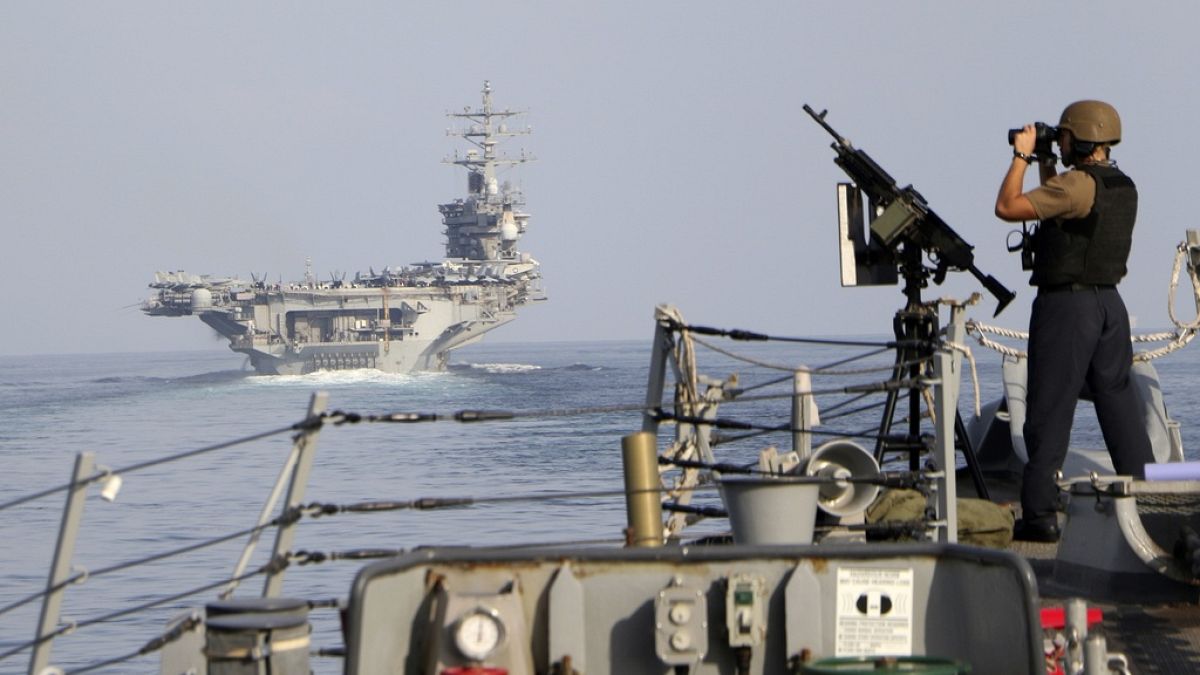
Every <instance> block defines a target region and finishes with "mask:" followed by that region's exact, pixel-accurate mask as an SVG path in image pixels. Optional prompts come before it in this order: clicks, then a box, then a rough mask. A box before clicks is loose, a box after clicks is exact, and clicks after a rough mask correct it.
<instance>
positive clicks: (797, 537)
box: [721, 477, 820, 544]
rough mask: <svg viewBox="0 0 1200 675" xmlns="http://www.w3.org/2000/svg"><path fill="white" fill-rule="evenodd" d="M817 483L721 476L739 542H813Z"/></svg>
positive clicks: (726, 502)
mask: <svg viewBox="0 0 1200 675" xmlns="http://www.w3.org/2000/svg"><path fill="white" fill-rule="evenodd" d="M819 492H820V486H819V485H817V484H816V483H802V482H793V481H788V480H782V479H774V478H743V477H723V478H721V497H722V499H724V501H725V510H726V511H728V512H729V524H730V526H731V527H732V528H733V541H734V543H737V544H811V543H812V541H813V527H814V525H815V524H816V520H817V496H818V494H819Z"/></svg>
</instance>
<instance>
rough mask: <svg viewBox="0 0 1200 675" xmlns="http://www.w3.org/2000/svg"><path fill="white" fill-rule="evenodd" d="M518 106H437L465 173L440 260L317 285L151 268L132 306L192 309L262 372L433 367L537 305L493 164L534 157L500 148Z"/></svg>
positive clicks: (523, 218) (516, 215)
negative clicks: (462, 148) (461, 149)
mask: <svg viewBox="0 0 1200 675" xmlns="http://www.w3.org/2000/svg"><path fill="white" fill-rule="evenodd" d="M522 114H523V111H513V110H508V109H505V110H497V109H495V108H493V106H492V90H491V86H490V85H489V83H487V82H485V83H484V86H483V103H482V106H481V107H480V108H478V109H475V110H472V109H471V108H469V107H468V108H465V109H464V110H463V111H461V112H451V113H447V116H448V117H450V118H452V119H454V120H455V122H456V124H458V125H465V126H458V127H455V128H452V129H450V130H449V131H448V132H447V134H448V135H451V136H457V137H460V138H463V139H465V140H466V141H467V142H468V143H470V144H471V146H473V147H470V148H469V149H468V150H467V151H466V154H465V155H460V154H459V153H458V152H457V151H456V152H455V154H454V155H453V156H452V157H449V158H447V159H446V160H445V162H446V163H448V164H456V165H458V166H462V167H464V168H466V170H467V196H466V197H465V198H462V199H455V200H454V201H452V202H450V203H446V204H441V205H440V206H439V207H438V208H439V210H440V211H441V213H442V224H443V226H444V227H445V235H446V257H445V259H444V260H442V261H441V262H420V263H411V264H409V265H405V266H402V267H397V268H393V267H390V266H389V267H384V268H383V269H382V271H380V272H375V270H374V268H370V270H369V271H368V272H367V273H363V272H358V273H356V274H355V276H354V278H353V279H346V278H345V275H341V276H340V277H339V276H332V277H331V278H330V279H329V280H328V281H322V280H319V279H318V278H317V277H316V276H315V275H314V274H313V272H312V266H311V261H310V262H309V263H308V264H307V265H306V270H305V275H304V279H303V280H302V281H298V282H292V283H285V282H283V281H280V282H278V283H271V282H269V281H268V280H267V279H263V278H258V277H257V276H254V275H251V276H252V281H250V282H246V281H243V280H241V279H238V278H228V277H225V278H220V277H215V276H212V275H195V274H188V273H187V272H183V271H176V272H157V273H155V275H154V283H152V284H150V287H151V288H153V289H155V294H154V295H153V296H151V297H150V298H149V299H147V300H146V301H145V302H144V303H143V305H142V311H143V312H145V313H146V314H149V315H151V316H196V317H199V318H200V320H201V321H203V322H204V323H206V324H208V325H209V326H211V327H212V328H213V329H214V330H216V331H217V332H218V333H220V334H221V335H222V336H224V337H225V338H227V339H228V340H229V347H230V349H232V350H233V351H235V352H239V353H242V354H245V355H246V356H247V357H249V359H250V363H251V364H252V365H253V367H254V369H255V370H256V371H258V372H259V373H261V374H268V375H298V374H304V373H310V372H314V371H317V370H342V369H354V368H375V369H378V370H382V371H385V372H390V373H407V372H412V371H418V370H441V369H443V368H444V367H445V365H446V359H447V357H448V354H449V352H450V350H452V349H456V348H458V347H462V346H464V345H467V344H470V343H472V342H475V341H477V340H479V339H480V338H481V337H482V336H483V334H484V333H486V332H488V331H490V330H492V329H494V328H497V327H499V326H502V325H504V324H505V323H508V322H509V321H512V320H513V319H514V318H515V317H516V311H517V308H518V307H521V306H522V305H525V304H527V303H530V302H533V301H537V300H543V299H545V296H544V294H543V292H542V288H541V271H540V266H539V265H538V262H537V261H536V260H534V259H533V258H532V257H531V256H530V255H529V254H526V253H522V252H520V251H519V250H518V249H517V242H518V241H519V240H520V238H521V235H522V234H524V233H525V228H526V226H527V224H528V221H529V214H528V213H525V212H524V211H522V210H521V207H522V206H523V205H524V203H525V202H524V198H523V196H522V194H521V191H520V189H519V188H517V187H515V186H514V185H512V184H510V183H509V182H508V181H503V182H501V181H500V180H499V179H498V177H497V173H498V171H499V170H500V169H502V168H507V167H511V166H514V165H517V164H523V163H525V162H527V161H530V160H532V159H533V157H532V156H530V155H527V154H526V153H525V152H524V151H523V150H522V151H521V152H520V154H519V155H514V156H509V155H499V154H497V152H498V150H497V146H498V144H499V143H500V141H501V140H502V139H503V138H504V137H509V136H517V135H525V134H528V133H529V132H530V130H529V128H527V127H526V128H524V129H513V128H510V127H509V124H508V122H509V120H510V119H511V118H513V117H515V116H519V115H522Z"/></svg>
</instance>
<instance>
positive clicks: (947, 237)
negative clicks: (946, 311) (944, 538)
mask: <svg viewBox="0 0 1200 675" xmlns="http://www.w3.org/2000/svg"><path fill="white" fill-rule="evenodd" d="M804 112H806V113H808V115H809V116H810V117H812V118H813V120H814V121H815V122H816V123H817V124H819V125H820V126H821V128H822V129H824V130H825V131H827V132H829V135H830V136H833V144H832V146H831V147H832V148H833V150H834V152H835V153H837V156H836V157H835V158H834V160H833V161H834V163H835V164H837V165H838V166H840V167H841V168H842V170H843V171H845V172H846V175H848V176H850V179H851V180H852V181H854V182H853V185H839V186H838V221H839V222H838V228H839V230H840V232H841V236H842V265H843V271H842V285H850V286H855V285H859V284H863V283H865V284H885V283H896V281H897V277H896V276H895V275H893V274H891V270H889V269H887V268H888V267H891V266H895V267H898V268H899V272H900V274H901V275H903V276H904V297H905V298H906V299H907V305H906V306H905V308H904V309H902V310H900V311H899V312H897V313H896V318H895V319H894V320H893V322H892V327H893V331H894V332H895V334H896V340H897V341H898V342H899V345H898V347H897V349H896V366H895V368H894V370H893V377H894V378H895V379H903V378H904V377H906V376H907V377H909V378H912V379H916V378H919V377H920V376H921V374H922V372H923V369H924V368H926V367H927V366H926V365H925V364H926V363H928V362H929V359H930V357H932V356H933V355H934V351H933V346H932V345H933V344H935V343H936V341H937V339H938V333H939V328H938V316H937V311H936V310H933V309H930V308H928V307H926V306H925V304H924V303H922V302H921V289H922V288H924V287H925V286H927V285H928V284H929V279H930V277H932V278H933V281H934V283H938V284H940V283H942V281H943V280H945V278H946V273H947V272H950V271H957V272H969V273H970V274H971V275H972V276H974V277H975V278H976V279H978V280H979V283H981V284H982V285H983V287H984V288H985V289H986V290H987V291H988V292H989V293H991V294H992V295H993V296H995V298H996V300H997V303H998V304H997V306H996V314H999V313H1000V311H1001V310H1003V309H1004V307H1005V306H1006V305H1008V303H1009V302H1012V299H1013V297H1014V294H1013V292H1012V291H1010V290H1008V289H1007V288H1005V287H1004V284H1002V283H1000V282H999V281H998V280H996V278H995V277H992V276H989V275H987V274H984V273H983V271H982V270H980V269H979V268H978V267H977V266H976V265H975V254H974V253H973V252H972V250H973V248H974V247H973V246H971V245H970V244H968V243H967V242H966V241H965V240H963V238H962V237H960V236H958V233H957V232H955V231H954V230H953V229H952V228H951V227H950V226H949V225H948V224H947V223H946V221H944V220H942V219H941V217H940V216H938V215H937V214H936V213H934V212H933V210H932V209H930V208H929V204H927V203H926V202H925V198H924V197H922V196H921V193H919V192H917V191H916V190H915V189H914V188H913V186H911V185H909V186H908V187H904V188H901V187H899V186H898V185H896V180H895V179H894V178H892V177H891V176H890V175H888V173H887V172H886V171H884V170H883V167H881V166H879V164H877V163H876V162H875V160H873V159H871V157H870V156H869V155H867V153H865V152H863V151H862V150H859V149H857V148H855V147H854V146H852V145H850V141H847V140H846V139H845V138H843V137H842V136H841V135H840V134H838V132H836V131H834V129H833V127H831V126H829V123H828V122H826V121H825V113H826V111H821V112H820V113H818V112H817V111H815V110H813V109H812V108H811V107H809V105H808V104H805V105H804ZM860 193H861V194H860ZM864 194H865V195H866V197H867V201H868V207H867V208H866V209H865V210H864V209H863V208H862V199H861V195H864ZM864 215H866V216H867V218H866V220H867V221H868V225H869V227H870V235H869V241H868V235H866V234H865V233H863V232H861V231H860V230H861V228H862V220H863V219H864ZM926 253H928V254H929V255H930V256H931V258H932V259H934V260H935V261H936V267H934V269H933V270H932V274H931V270H930V269H929V268H928V267H926V266H925V265H924V263H923V257H924V255H925V254H926ZM899 398H900V395H899V393H898V392H897V391H896V390H892V391H890V392H888V398H887V403H886V405H885V407H884V412H883V421H882V422H881V423H880V425H879V440H878V441H877V442H876V445H875V459H876V460H878V461H879V462H880V463H881V464H882V462H883V456H884V454H885V453H887V452H889V451H893V452H897V451H907V452H908V453H909V466H910V467H912V468H913V469H914V470H915V469H917V468H919V463H920V453H921V450H923V449H924V444H923V443H922V442H921V393H920V392H919V391H918V390H916V389H910V390H909V393H908V433H907V435H906V436H905V437H904V439H903V440H895V439H889V438H888V435H889V433H890V432H891V428H892V419H893V418H894V417H895V414H896V403H897V402H898V401H899ZM966 431H967V429H966V425H964V424H963V421H962V416H961V415H958V413H957V412H955V419H954V439H955V447H956V448H957V449H958V450H961V451H962V453H963V455H964V456H965V457H966V459H967V467H968V468H969V469H970V470H971V477H972V478H973V479H974V481H975V490H976V493H977V494H978V495H979V496H980V497H982V498H984V499H987V497H988V492H987V486H986V485H984V482H983V472H982V471H981V470H980V468H979V462H978V460H977V458H976V456H975V449H974V448H972V447H971V441H970V439H969V438H968V437H967V433H966ZM942 468H943V469H944V470H946V471H947V472H952V471H954V467H952V466H947V467H942Z"/></svg>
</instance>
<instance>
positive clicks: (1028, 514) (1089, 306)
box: [996, 101, 1154, 542]
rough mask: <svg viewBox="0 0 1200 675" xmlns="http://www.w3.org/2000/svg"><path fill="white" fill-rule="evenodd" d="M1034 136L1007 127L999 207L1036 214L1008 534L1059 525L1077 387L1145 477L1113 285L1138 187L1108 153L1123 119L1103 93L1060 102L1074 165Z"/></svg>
mask: <svg viewBox="0 0 1200 675" xmlns="http://www.w3.org/2000/svg"><path fill="white" fill-rule="evenodd" d="M1036 136H1037V130H1036V128H1035V126H1034V125H1032V124H1031V125H1028V126H1026V127H1025V128H1024V129H1022V130H1021V131H1020V132H1018V133H1016V134H1015V136H1014V138H1013V158H1012V163H1011V164H1010V166H1009V168H1008V173H1007V174H1006V175H1005V176H1004V181H1003V182H1002V183H1001V185H1000V193H999V195H998V196H997V197H996V216H997V217H999V218H1001V219H1003V220H1006V221H1011V222H1018V221H1031V220H1037V221H1039V222H1038V227H1037V230H1036V232H1035V234H1034V236H1033V237H1032V242H1031V244H1032V251H1033V275H1032V277H1031V278H1030V280H1029V283H1030V285H1032V286H1035V287H1037V289H1038V292H1037V297H1036V298H1035V299H1034V301H1033V312H1032V314H1031V315H1030V318H1029V380H1028V391H1027V395H1026V421H1025V428H1024V436H1025V447H1026V449H1027V450H1028V453H1029V462H1028V463H1027V464H1026V465H1025V472H1024V476H1023V482H1022V486H1021V511H1022V518H1021V520H1019V521H1017V524H1016V528H1015V530H1014V532H1013V536H1014V538H1016V539H1020V540H1026V541H1047V542H1049V541H1057V540H1058V536H1059V528H1058V516H1057V511H1058V505H1059V500H1058V489H1057V486H1056V484H1055V474H1056V473H1057V472H1058V471H1059V470H1061V468H1062V464H1063V460H1064V459H1065V458H1066V455H1067V443H1068V441H1069V440H1070V436H1071V423H1072V420H1073V419H1074V414H1075V404H1076V401H1077V400H1078V398H1079V395H1080V394H1081V392H1083V391H1085V390H1086V391H1087V392H1088V393H1089V394H1090V396H1091V397H1092V400H1093V402H1094V405H1095V407H1096V417H1097V418H1098V420H1099V422H1100V430H1101V432H1102V433H1103V435H1104V442H1105V445H1107V446H1108V452H1109V454H1110V455H1111V456H1112V461H1113V466H1114V468H1115V469H1116V471H1117V473H1118V474H1120V475H1129V476H1134V477H1137V478H1141V477H1143V475H1144V470H1145V465H1146V464H1147V463H1148V462H1153V461H1154V455H1153V452H1152V449H1151V446H1150V439H1149V437H1148V436H1147V434H1146V430H1145V427H1144V426H1143V424H1142V419H1141V415H1140V413H1139V411H1140V410H1141V402H1140V399H1139V397H1138V395H1137V392H1136V391H1135V390H1134V387H1133V383H1132V381H1131V379H1130V375H1129V371H1130V366H1131V365H1132V362H1133V347H1132V345H1131V344H1130V328H1129V314H1128V312H1127V311H1126V309H1125V303H1124V302H1123V301H1122V300H1121V296H1120V294H1119V293H1118V292H1117V283H1118V282H1120V280H1121V278H1122V277H1124V276H1125V272H1126V266H1125V265H1126V261H1127V259H1128V257H1129V249H1130V245H1131V242H1132V239H1133V226H1134V220H1135V218H1136V215H1137V188H1136V187H1135V186H1134V183H1133V181H1132V180H1130V178H1129V177H1128V176H1126V175H1125V174H1124V173H1122V172H1121V170H1120V169H1118V168H1117V166H1116V163H1115V162H1113V161H1112V159H1111V158H1110V156H1109V152H1110V149H1111V147H1112V146H1113V145H1116V144H1117V143H1118V142H1120V140H1121V119H1120V117H1118V115H1117V111H1116V109H1115V108H1113V107H1112V106H1111V105H1109V104H1107V103H1104V102H1101V101H1077V102H1075V103H1072V104H1071V105H1069V106H1067V107H1066V109H1065V110H1063V113H1062V117H1061V119H1060V121H1059V124H1058V133H1057V142H1058V146H1059V151H1060V154H1061V155H1062V161H1063V164H1064V165H1066V166H1068V167H1071V170H1070V171H1067V172H1066V173H1064V174H1061V175H1060V174H1058V173H1057V172H1056V171H1055V168H1054V163H1055V158H1054V157H1053V155H1050V156H1049V157H1045V156H1039V157H1036V158H1035V157H1034V155H1033V153H1034V149H1035V142H1036ZM1043 154H1048V153H1043ZM1034 161H1037V162H1038V169H1039V173H1040V177H1041V185H1040V186H1039V187H1037V188H1035V189H1033V190H1031V191H1029V192H1025V193H1022V188H1023V184H1024V178H1025V170H1026V169H1027V168H1028V167H1029V165H1030V164H1032V163H1033V162H1034Z"/></svg>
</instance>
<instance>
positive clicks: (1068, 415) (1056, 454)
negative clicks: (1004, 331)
mask: <svg viewBox="0 0 1200 675" xmlns="http://www.w3.org/2000/svg"><path fill="white" fill-rule="evenodd" d="M1132 363H1133V346H1132V345H1131V344H1130V341H1129V314H1128V312H1127V311H1126V309H1125V303H1124V301H1122V300H1121V295H1120V294H1119V293H1118V292H1117V289H1116V288H1115V287H1112V286H1108V287H1103V286H1102V287H1094V288H1083V289H1075V290H1072V289H1070V288H1066V289H1056V290H1039V291H1038V295H1037V298H1036V299H1035V300H1034V301H1033V313H1032V315H1031V316H1030V319H1029V389H1028V391H1027V393H1026V411H1025V429H1024V433H1025V447H1026V449H1027V450H1028V451H1029V463H1028V464H1026V465H1025V474H1024V481H1023V483H1022V485H1021V509H1022V511H1023V517H1024V518H1025V519H1027V520H1031V521H1041V522H1045V521H1048V520H1050V519H1052V518H1053V517H1054V514H1055V511H1056V510H1057V506H1058V489H1057V487H1056V486H1055V483H1054V474H1055V473H1056V472H1057V471H1059V470H1060V469H1061V468H1062V464H1063V460H1064V459H1066V456H1067V444H1068V442H1069V441H1070V439H1071V423H1072V422H1073V421H1074V418H1075V404H1076V402H1077V401H1078V400H1079V395H1080V393H1081V392H1082V391H1084V390H1085V385H1086V390H1087V391H1088V392H1089V393H1090V395H1091V397H1092V401H1093V403H1094V405H1095V406H1096V417H1097V419H1098V420H1099V422H1100V431H1101V432H1102V433H1103V434H1104V443H1105V445H1106V446H1108V453H1109V455H1111V456H1112V461H1113V467H1114V468H1115V469H1116V471H1117V474H1119V475H1129V476H1136V477H1138V478H1141V477H1143V476H1144V475H1145V465H1146V464H1147V463H1149V462H1153V461H1154V452H1153V450H1152V448H1151V446H1150V438H1149V436H1147V435H1146V428H1145V426H1144V425H1143V421H1142V403H1141V399H1140V397H1139V396H1138V395H1137V392H1136V390H1135V389H1134V388H1133V382H1132V381H1131V379H1130V377H1129V369H1130V366H1131V365H1132Z"/></svg>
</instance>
